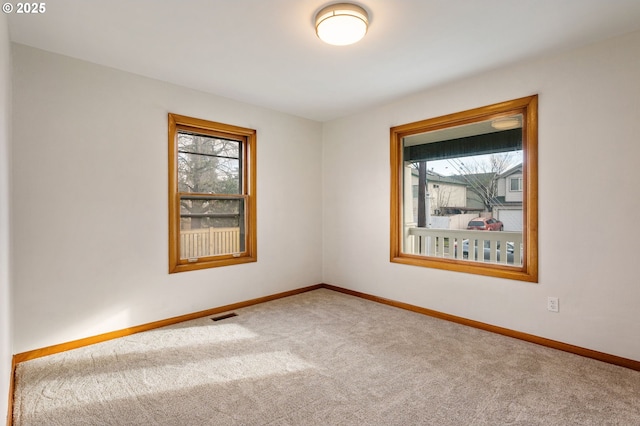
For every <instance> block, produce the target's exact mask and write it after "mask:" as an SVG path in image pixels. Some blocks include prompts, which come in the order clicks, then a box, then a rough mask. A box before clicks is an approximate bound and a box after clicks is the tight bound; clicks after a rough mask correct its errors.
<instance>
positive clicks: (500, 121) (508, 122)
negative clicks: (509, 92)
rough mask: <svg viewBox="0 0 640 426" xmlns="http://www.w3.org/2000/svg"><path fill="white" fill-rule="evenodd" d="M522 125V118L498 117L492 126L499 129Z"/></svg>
mask: <svg viewBox="0 0 640 426" xmlns="http://www.w3.org/2000/svg"><path fill="white" fill-rule="evenodd" d="M520 126H521V124H520V119H519V118H518V117H503V118H497V119H495V120H493V121H492V122H491V127H493V128H494V129H497V130H507V129H515V128H516V127H520Z"/></svg>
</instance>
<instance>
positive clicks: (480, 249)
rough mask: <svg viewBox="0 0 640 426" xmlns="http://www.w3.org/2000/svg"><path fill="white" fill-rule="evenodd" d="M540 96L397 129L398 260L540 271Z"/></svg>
mask: <svg viewBox="0 0 640 426" xmlns="http://www.w3.org/2000/svg"><path fill="white" fill-rule="evenodd" d="M537 101H538V98H537V96H530V97H527V98H521V99H516V100H512V101H507V102H503V103H500V104H494V105H489V106H486V107H481V108H476V109H473V110H469V111H463V112H459V113H454V114H450V115H447V116H443V117H437V118H432V119H428V120H424V121H420V122H416V123H409V124H405V125H402V126H397V127H393V128H392V129H391V261H392V262H397V263H404V264H410V265H416V266H425V267H432V268H439V269H447V270H453V271H461V272H467V273H475V274H482V275H490V276H497V277H502V278H510V279H516V280H523V281H531V282H537V280H538V249H537V243H538V207H537V206H538V202H537V197H538V189H537V188H538V186H537V181H538V177H537V176H538V168H537Z"/></svg>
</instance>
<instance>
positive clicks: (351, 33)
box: [316, 3, 369, 46]
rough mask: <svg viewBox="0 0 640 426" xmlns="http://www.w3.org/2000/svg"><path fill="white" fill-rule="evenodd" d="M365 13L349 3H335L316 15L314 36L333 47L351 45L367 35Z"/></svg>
mask: <svg viewBox="0 0 640 426" xmlns="http://www.w3.org/2000/svg"><path fill="white" fill-rule="evenodd" d="M368 26H369V15H367V11H366V10H364V9H363V8H361V7H360V6H356V5H355V4H351V3H336V4H332V5H330V6H327V7H325V8H323V9H322V10H320V11H319V12H318V13H317V15H316V34H317V35H318V37H319V38H320V40H322V41H324V42H325V43H328V44H333V45H335V46H346V45H348V44H353V43H355V42H357V41H359V40H360V39H362V37H364V35H365V34H366V33H367V28H368Z"/></svg>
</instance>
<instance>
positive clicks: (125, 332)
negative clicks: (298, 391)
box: [13, 284, 323, 365]
mask: <svg viewBox="0 0 640 426" xmlns="http://www.w3.org/2000/svg"><path fill="white" fill-rule="evenodd" d="M322 287H323V284H315V285H312V286H308V287H302V288H299V289H296V290H289V291H285V292H282V293H277V294H272V295H270V296H264V297H258V298H256V299H251V300H247V301H244V302H238V303H232V304H230V305H225V306H220V307H217V308H213V309H207V310H204V311H199V312H193V313H191V314H186V315H180V316H177V317H173V318H168V319H164V320H160V321H155V322H150V323H147V324H142V325H137V326H134V327H130V328H123V329H122V330H116V331H111V332H109V333H104V334H99V335H97V336H91V337H85V338H84V339H78V340H73V341H71V342H66V343H60V344H58V345H53V346H47V347H45V348H40V349H34V350H32V351H27V352H22V353H19V354H16V355H14V356H13V363H14V365H16V364H19V363H21V362H24V361H28V360H31V359H35V358H40V357H43V356H47V355H53V354H56V353H59V352H64V351H69V350H71V349H77V348H81V347H83V346H88V345H92V344H94V343H100V342H105V341H107V340H112V339H117V338H118V337H124V336H129V335H131V334H135V333H140V332H143V331H149V330H153V329H156V328H160V327H166V326H168V325H173V324H177V323H180V322H184V321H190V320H193V319H197V318H202V317H206V316H209V315H215V314H219V313H221V312H227V311H232V310H234V309H240V308H246V307H247V306H252V305H257V304H260V303H264V302H269V301H271V300H276V299H282V298H283V297H289V296H293V295H296V294H300V293H305V292H307V291H312V290H317V289H319V288H322Z"/></svg>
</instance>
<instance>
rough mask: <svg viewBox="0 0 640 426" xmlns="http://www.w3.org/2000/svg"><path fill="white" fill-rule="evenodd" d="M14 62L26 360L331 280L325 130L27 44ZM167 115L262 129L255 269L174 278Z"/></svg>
mask: <svg viewBox="0 0 640 426" xmlns="http://www.w3.org/2000/svg"><path fill="white" fill-rule="evenodd" d="M13 65H14V88H13V89H14V105H13V113H14V115H13V117H14V121H13V137H14V139H13V141H14V143H13V168H14V171H13V188H12V189H13V192H12V194H13V198H12V215H13V216H12V230H13V239H14V253H13V257H14V263H13V276H14V283H15V284H14V350H15V352H16V353H20V352H23V351H28V350H32V349H36V348H41V347H45V346H48V345H53V344H58V343H61V342H67V341H70V340H74V339H79V338H83V337H86V336H92V335H96V334H100V333H104V332H109V331H113V330H118V329H122V328H125V327H129V326H133V325H137V324H144V323H148V322H152V321H156V320H160V319H165V318H170V317H173V316H177V315H182V314H187V313H191V312H195V311H200V310H204V309H209V308H213V307H217V306H221V305H226V304H229V303H234V302H239V301H245V300H248V299H253V298H257V297H261V296H265V295H271V294H275V293H278V292H282V291H287V290H291V289H295V288H299V287H303V286H307V285H313V284H317V283H320V282H321V281H322V249H321V244H320V241H321V238H322V230H321V229H322V226H321V224H322V216H321V205H322V200H321V184H322V179H321V165H320V160H319V158H320V157H321V151H322V147H321V136H322V128H321V124H320V123H317V122H313V121H310V120H306V119H301V118H297V117H293V116H290V115H286V114H281V113H278V112H274V111H270V110H266V109H263V108H258V107H254V106H250V105H246V104H243V103H239V102H235V101H231V100H228V99H223V98H220V97H215V96H211V95H208V94H204V93H200V92H196V91H193V90H189V89H185V88H182V87H178V86H174V85H170V84H167V83H163V82H160V81H156V80H151V79H147V78H143V77H139V76H136V75H132V74H128V73H124V72H120V71H116V70H113V69H109V68H105V67H102V66H97V65H94V64H90V63H87V62H82V61H78V60H74V59H70V58H67V57H63V56H59V55H56V54H52V53H47V52H44V51H40V50H36V49H33V48H29V47H26V46H21V45H13ZM212 77H213V76H212ZM168 112H174V113H178V114H183V115H188V116H193V117H198V118H203V119H208V120H213V121H218V122H223V123H228V124H233V125H238V126H243V127H249V128H254V129H256V130H257V132H258V140H257V146H258V153H257V155H258V158H257V174H258V187H257V198H258V206H257V208H258V218H257V220H258V262H257V263H252V264H245V265H236V266H230V267H223V268H215V269H208V270H201V271H192V272H185V273H179V274H172V275H169V274H168V273H167V270H168V254H167V250H168V249H167V241H168V230H167V229H168V224H167V220H168V218H167V202H168V201H167V161H168V160H167V113H168Z"/></svg>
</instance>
